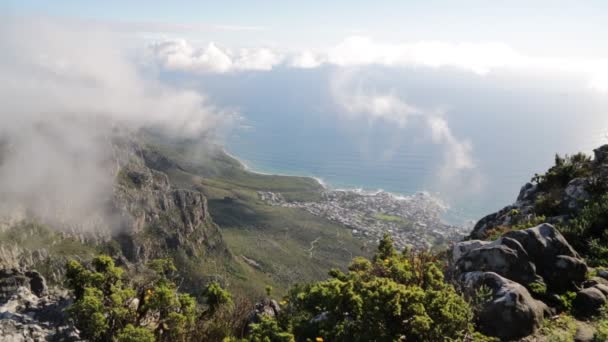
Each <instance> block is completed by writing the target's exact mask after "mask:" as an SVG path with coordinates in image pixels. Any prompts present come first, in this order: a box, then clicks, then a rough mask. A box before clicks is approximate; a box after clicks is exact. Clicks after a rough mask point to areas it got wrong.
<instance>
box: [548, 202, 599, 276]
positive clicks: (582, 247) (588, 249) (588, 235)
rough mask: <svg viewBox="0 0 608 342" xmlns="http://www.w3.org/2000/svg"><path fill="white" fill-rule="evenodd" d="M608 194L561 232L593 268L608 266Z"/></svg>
mask: <svg viewBox="0 0 608 342" xmlns="http://www.w3.org/2000/svg"><path fill="white" fill-rule="evenodd" d="M607 228H608V194H605V195H603V196H601V197H599V198H598V199H597V200H594V201H592V202H590V203H588V204H587V205H586V206H585V207H584V208H583V209H582V210H581V211H580V213H579V214H578V215H577V216H576V217H575V218H574V219H572V220H571V221H570V222H569V223H568V224H566V225H564V226H561V227H560V230H561V232H562V234H564V236H565V237H566V239H567V240H568V242H570V243H571V244H572V246H573V247H574V249H576V250H577V251H578V252H579V253H581V254H583V255H584V256H585V257H586V258H587V261H588V262H589V264H591V265H592V266H608V247H607V246H608V229H607Z"/></svg>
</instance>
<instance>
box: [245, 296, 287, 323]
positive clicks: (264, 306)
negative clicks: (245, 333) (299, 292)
mask: <svg viewBox="0 0 608 342" xmlns="http://www.w3.org/2000/svg"><path fill="white" fill-rule="evenodd" d="M280 312H281V307H280V306H279V303H277V301H276V300H274V299H264V300H262V301H261V302H259V303H256V304H255V308H254V309H253V311H251V313H249V316H248V318H247V327H249V325H250V324H252V323H259V322H260V316H268V317H277V316H278V315H279V313H280Z"/></svg>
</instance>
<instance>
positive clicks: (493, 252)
mask: <svg viewBox="0 0 608 342" xmlns="http://www.w3.org/2000/svg"><path fill="white" fill-rule="evenodd" d="M457 245H458V247H457V248H458V249H459V250H461V249H462V247H463V246H462V245H461V244H457ZM465 246H469V247H471V245H470V244H469V245H465ZM465 249H466V248H465ZM456 265H457V270H458V271H459V273H461V274H462V273H466V272H473V271H482V272H486V271H488V272H496V273H498V274H500V275H501V276H503V277H505V278H507V279H510V280H513V281H515V282H518V283H521V284H529V283H532V282H534V281H538V280H540V281H542V279H538V277H537V275H536V268H535V266H534V264H533V263H532V262H531V261H530V259H529V257H528V253H527V252H526V251H525V250H524V249H523V247H522V246H521V244H520V243H519V242H518V241H516V240H514V239H510V238H500V239H498V240H496V241H494V242H492V243H488V244H481V245H480V246H479V247H477V248H471V249H469V250H468V251H467V252H466V253H465V254H464V255H463V256H462V257H460V259H458V261H457V263H456Z"/></svg>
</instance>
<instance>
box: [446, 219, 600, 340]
mask: <svg viewBox="0 0 608 342" xmlns="http://www.w3.org/2000/svg"><path fill="white" fill-rule="evenodd" d="M451 254H452V259H451V262H452V265H453V267H452V269H453V270H454V273H455V277H456V279H457V281H458V282H459V283H460V286H461V287H462V288H463V289H464V290H465V292H471V291H474V290H476V289H479V288H480V287H481V286H482V285H485V286H487V287H489V288H490V289H491V290H492V299H491V300H490V301H488V302H487V303H484V305H483V307H482V310H481V313H480V314H479V315H478V317H479V318H478V319H479V324H480V328H481V329H482V331H483V332H484V333H486V334H489V335H492V336H496V337H499V338H501V339H514V338H520V337H523V336H527V335H529V334H532V333H533V332H534V331H535V330H536V329H537V328H538V327H539V326H540V324H541V322H542V319H543V313H547V312H549V307H548V306H547V305H546V304H545V303H543V302H542V301H540V300H537V299H535V298H533V296H532V295H531V294H530V292H529V289H530V290H532V289H534V290H535V291H537V293H536V295H537V296H539V297H540V298H541V299H543V298H547V299H549V298H551V296H550V294H552V293H563V292H565V291H577V290H579V289H580V288H582V287H583V286H586V287H588V289H585V290H583V291H580V292H579V293H578V295H577V297H576V300H575V305H576V306H580V307H581V308H587V309H585V310H587V311H585V310H583V311H584V313H585V314H588V313H591V312H597V309H598V308H599V307H600V306H601V305H602V304H603V303H605V302H606V295H607V294H608V286H605V284H603V283H602V282H603V281H604V280H603V279H602V280H597V281H595V282H590V281H585V278H586V274H587V265H586V264H585V262H584V260H583V259H582V258H581V257H580V256H579V255H578V253H576V251H575V250H574V249H573V248H572V247H571V246H570V244H569V243H568V241H566V239H565V238H564V237H563V236H562V235H561V234H560V233H559V232H558V231H557V230H556V229H555V227H553V226H552V225H550V224H541V225H538V226H536V227H533V228H528V229H524V230H517V231H510V232H507V233H505V234H503V235H502V236H501V237H500V238H499V239H497V240H495V241H481V240H469V241H463V242H459V243H456V244H455V245H454V246H453V248H452V252H451ZM539 288H542V289H543V290H540V292H542V293H539ZM604 290H606V293H604Z"/></svg>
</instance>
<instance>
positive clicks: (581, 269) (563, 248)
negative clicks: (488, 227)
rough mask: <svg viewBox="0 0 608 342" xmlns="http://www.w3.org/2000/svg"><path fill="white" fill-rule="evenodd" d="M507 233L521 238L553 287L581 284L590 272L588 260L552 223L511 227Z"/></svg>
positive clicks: (523, 245)
mask: <svg viewBox="0 0 608 342" xmlns="http://www.w3.org/2000/svg"><path fill="white" fill-rule="evenodd" d="M503 237H508V238H511V239H514V240H517V241H518V242H519V243H520V244H521V245H522V247H523V248H524V250H526V252H527V253H528V256H529V257H530V260H531V261H532V262H533V263H534V264H535V266H536V272H537V274H539V275H540V276H541V277H542V278H543V279H544V280H545V283H546V284H547V285H548V286H549V287H550V288H551V289H553V290H557V291H563V290H567V289H572V288H575V287H577V286H578V285H579V284H581V283H582V282H583V281H585V276H586V274H587V265H586V264H585V261H584V260H583V259H582V258H581V257H580V256H579V255H578V253H576V251H575V250H574V249H573V248H572V246H570V244H569V243H568V241H566V239H565V238H564V236H563V235H562V234H561V233H560V232H559V231H557V229H555V227H553V226H552V225H550V224H547V223H544V224H541V225H539V226H536V227H533V228H528V229H524V230H517V231H510V232H508V233H506V234H505V235H504V236H503Z"/></svg>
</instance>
